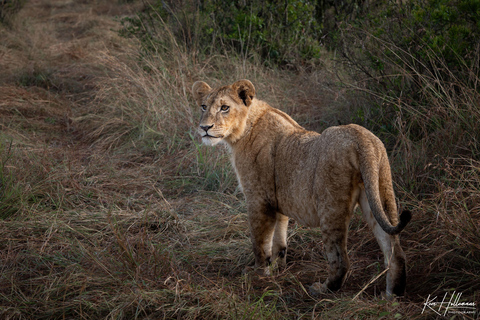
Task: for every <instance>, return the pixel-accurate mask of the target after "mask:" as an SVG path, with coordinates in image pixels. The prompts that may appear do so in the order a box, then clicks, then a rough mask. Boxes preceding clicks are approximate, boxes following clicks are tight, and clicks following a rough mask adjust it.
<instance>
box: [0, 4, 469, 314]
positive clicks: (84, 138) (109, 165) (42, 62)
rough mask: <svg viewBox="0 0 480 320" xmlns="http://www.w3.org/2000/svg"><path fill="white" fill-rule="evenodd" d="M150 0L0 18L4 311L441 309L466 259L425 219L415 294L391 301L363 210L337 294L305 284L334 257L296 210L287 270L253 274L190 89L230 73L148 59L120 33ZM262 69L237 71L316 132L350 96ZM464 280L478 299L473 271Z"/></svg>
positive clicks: (31, 8)
mask: <svg viewBox="0 0 480 320" xmlns="http://www.w3.org/2000/svg"><path fill="white" fill-rule="evenodd" d="M143 5H144V3H143V2H130V1H118V2H117V1H106V0H105V1H102V0H98V1H93V0H92V1H88V0H84V1H68V0H31V1H28V2H27V3H26V5H25V7H24V8H23V9H22V10H21V11H20V12H19V13H18V15H17V16H16V17H15V19H14V21H13V22H11V23H9V25H5V26H1V27H0V38H1V43H0V70H1V72H0V128H1V131H0V137H1V139H0V143H1V145H0V147H1V148H0V152H1V159H2V162H1V165H2V171H1V173H2V176H1V178H2V185H1V186H0V187H1V192H2V194H1V197H2V203H1V204H0V208H1V210H2V211H1V212H2V215H3V216H2V218H3V219H2V220H0V232H1V234H2V240H1V241H0V261H1V263H0V268H1V269H0V270H1V272H0V274H1V276H0V315H1V316H2V318H5V319H37V318H39V319H57V318H70V319H71V318H75V319H77V318H78V319H97V318H112V319H113V318H115V319H133V318H141V319H157V318H182V319H184V318H191V319H194V318H197V319H210V318H234V319H236V318H242V319H258V318H265V319H270V318H274V319H276V318H288V319H299V318H319V319H321V318H325V319H331V318H355V319H356V318H362V319H366V318H382V317H383V318H385V319H387V318H388V319H390V318H412V317H413V318H431V317H432V316H433V314H432V313H424V314H422V308H423V302H424V301H425V299H426V297H427V296H428V294H430V293H432V294H433V293H435V291H436V290H443V289H444V288H447V287H448V288H450V287H452V288H453V287H455V286H456V285H457V284H455V283H454V284H452V283H450V282H449V280H448V275H449V273H450V272H455V270H457V271H459V272H460V270H463V269H462V268H464V267H462V265H455V263H453V264H452V263H450V264H449V265H448V268H447V267H445V265H446V263H445V262H444V259H446V258H448V257H449V252H448V251H447V252H445V254H444V255H442V256H437V258H435V256H434V257H433V258H432V256H428V255H427V257H429V259H431V260H430V262H429V263H425V261H420V260H421V257H422V256H424V254H425V253H424V252H425V250H428V248H429V247H431V246H435V241H436V240H432V239H431V238H429V239H427V240H424V239H423V238H422V232H423V231H424V230H425V228H426V227H425V225H424V224H423V223H424V222H425V220H422V219H423V218H422V217H420V218H418V216H417V218H416V217H415V216H414V221H413V222H412V224H411V228H408V227H407V230H406V231H405V232H404V233H402V236H401V238H402V245H403V247H404V248H405V249H406V250H405V251H406V254H407V257H409V260H410V264H409V268H408V286H407V293H406V297H404V298H399V299H398V300H394V301H388V302H387V301H385V300H383V298H382V294H381V292H382V290H384V288H385V280H384V278H382V277H381V276H380V277H379V279H378V280H374V278H375V277H376V276H377V275H379V274H381V273H382V272H383V270H384V269H383V265H382V261H383V257H382V255H381V252H380V249H379V247H378V245H377V244H376V242H375V239H374V237H373V234H372V233H371V232H370V231H369V230H368V227H367V226H366V224H365V223H364V222H363V220H362V219H361V218H360V216H359V215H356V216H355V217H354V219H353V221H352V223H351V232H350V237H349V257H350V260H351V264H352V267H351V270H350V272H349V273H348V275H347V281H346V284H345V286H344V287H343V288H342V289H341V290H340V291H339V292H337V293H332V294H328V295H324V296H320V297H312V296H310V295H309V293H308V289H307V288H308V286H309V285H310V284H311V283H312V282H314V281H318V279H322V280H324V279H325V277H326V261H325V259H324V257H323V255H322V252H323V251H322V242H321V241H320V236H319V231H318V230H316V229H307V228H304V227H302V226H300V225H298V224H296V223H295V222H294V221H291V223H290V227H289V242H290V247H289V252H288V259H287V261H288V268H287V269H286V270H284V271H282V272H280V273H279V274H277V275H275V276H272V277H266V278H263V277H258V276H254V275H251V274H244V272H243V271H244V268H245V267H246V266H249V265H252V264H253V253H252V250H251V245H250V239H249V234H248V226H247V222H246V214H245V212H246V209H245V202H244V199H243V196H242V195H241V193H240V192H239V191H238V190H237V189H236V183H235V179H234V175H233V173H232V170H231V168H230V166H229V164H228V156H227V155H226V153H225V151H224V150H222V149H211V148H206V147H203V146H200V145H199V142H198V137H196V136H195V135H194V132H195V130H194V126H195V121H196V119H197V118H196V116H197V115H198V113H197V111H195V110H194V103H193V100H192V98H191V94H190V88H191V84H192V83H193V82H194V81H195V80H198V79H199V78H202V77H209V79H210V80H211V81H214V82H215V81H218V82H217V83H220V82H221V81H225V80H224V79H225V78H227V77H228V76H227V75H226V74H227V73H228V71H225V74H222V72H221V71H218V70H214V71H208V70H209V68H212V69H213V67H212V65H209V64H208V62H203V63H198V64H195V63H193V62H191V61H187V60H182V59H183V58H182V57H178V61H177V60H175V63H176V64H175V65H174V66H172V69H175V71H171V70H168V68H167V67H165V65H161V62H162V61H163V60H162V59H161V58H158V57H157V59H158V60H152V61H156V62H157V64H152V65H148V64H146V63H143V64H139V63H138V59H139V52H140V49H139V44H138V43H137V41H136V40H134V39H128V38H124V37H121V36H120V35H119V33H118V30H119V29H120V28H121V24H120V20H121V18H122V17H128V16H132V15H133V14H134V13H135V12H137V11H138V10H141V9H142V7H143ZM166 54H168V53H166ZM226 59H227V60H228V59H230V58H229V57H227V58H226ZM166 65H167V64H166ZM162 68H163V69H162ZM178 70H180V71H178ZM262 72H263V73H262ZM262 72H257V71H255V72H253V71H252V70H248V67H246V68H245V66H244V67H243V69H242V68H239V71H236V72H234V73H233V75H231V77H237V76H238V77H239V78H240V76H249V78H252V77H253V79H252V80H253V81H254V82H256V83H258V89H259V90H258V91H259V92H262V91H263V92H264V94H263V97H264V98H265V99H266V100H267V99H268V100H269V101H270V102H271V103H272V104H276V103H277V104H280V105H283V102H285V101H288V102H295V104H293V103H292V105H294V106H293V107H284V108H283V109H284V110H285V111H287V112H289V113H291V114H293V115H294V117H295V118H296V119H298V120H299V121H300V122H301V123H302V124H303V125H306V126H308V127H309V128H311V129H319V128H320V126H316V123H318V122H319V121H320V120H318V119H319V115H320V113H319V111H318V110H316V109H315V110H313V109H312V108H311V107H310V106H312V105H318V104H319V105H322V103H324V102H325V101H326V100H328V101H330V102H331V103H337V102H338V101H339V100H338V96H339V95H340V96H341V95H342V93H341V92H334V93H328V94H327V93H326V91H325V92H323V93H324V94H323V95H320V94H319V95H315V94H314V93H313V90H314V89H305V90H304V91H303V93H302V94H304V95H305V96H303V95H302V94H297V95H296V94H293V92H296V91H295V90H297V91H298V89H299V88H300V87H302V81H310V82H311V81H312V80H313V78H312V77H308V76H305V75H303V76H298V75H297V76H292V77H295V83H296V86H294V87H293V88H292V86H291V80H292V79H285V80H283V82H281V83H280V84H278V86H276V85H270V84H268V83H266V82H262V81H261V80H262V79H263V78H262V77H265V78H268V79H272V78H275V77H278V74H276V73H275V71H262ZM260 73H261V74H260ZM259 74H260V75H259ZM255 77H257V78H255ZM212 79H216V80H212ZM228 80H230V79H228ZM214 84H215V83H214ZM286 88H289V89H286ZM289 90H290V91H289ZM308 90H311V92H307V91H308ZM305 93H308V94H305ZM340 100H341V99H340ZM139 106H141V107H139ZM167 106H169V107H171V106H174V108H170V109H169V110H168V111H165V110H166V108H167ZM172 110H175V111H172ZM312 110H313V111H312ZM325 112H326V111H325ZM162 119H167V120H168V121H165V120H162ZM316 120H318V121H316ZM162 121H163V122H162ZM188 128H191V129H188ZM182 130H184V131H182ZM419 209H422V208H421V207H419ZM414 214H415V213H414ZM415 220H417V221H416V222H415ZM411 257H414V258H413V259H412V258H411ZM467 259H468V257H467ZM452 261H453V259H452ZM455 261H457V260H455ZM469 263H470V262H469ZM477 263H478V262H477ZM468 266H470V265H468ZM442 268H445V269H444V271H442ZM466 268H467V272H468V270H476V269H469V268H470V267H466ZM476 268H478V266H477V267H476ZM434 271H435V273H433V272H434ZM462 272H463V271H462ZM415 279H422V280H421V281H416V280H415ZM371 280H372V281H371ZM472 287H473V288H477V287H478V284H474V285H473V286H472ZM455 288H457V289H458V290H462V289H463V290H464V292H466V294H465V295H466V296H467V297H469V298H470V299H477V300H478V292H477V295H475V294H474V292H470V291H468V290H469V289H468V284H463V283H462V284H461V286H460V285H458V286H457V287H455ZM442 292H443V291H442ZM477 305H478V304H477Z"/></svg>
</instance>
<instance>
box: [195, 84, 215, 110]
mask: <svg viewBox="0 0 480 320" xmlns="http://www.w3.org/2000/svg"><path fill="white" fill-rule="evenodd" d="M211 90H212V88H210V86H209V85H208V84H207V83H205V82H203V81H197V82H195V83H194V84H193V86H192V92H193V98H194V99H195V101H196V102H197V104H198V105H199V106H200V105H202V101H203V97H205V95H206V94H208V93H209V92H210V91H211Z"/></svg>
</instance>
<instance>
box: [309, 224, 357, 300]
mask: <svg viewBox="0 0 480 320" xmlns="http://www.w3.org/2000/svg"><path fill="white" fill-rule="evenodd" d="M338 216H343V215H338ZM347 232H348V229H347V225H346V224H344V223H342V222H340V221H338V223H337V224H335V225H331V226H328V227H326V226H325V227H322V240H323V243H324V245H325V252H326V255H327V260H328V267H329V268H328V277H327V280H326V281H325V282H324V283H320V282H315V283H314V284H312V285H311V286H310V292H311V293H312V294H317V293H326V292H328V291H329V290H330V291H336V290H338V289H340V287H341V286H342V284H343V282H344V281H345V277H346V275H347V271H348V269H349V267H350V262H349V260H348V255H347Z"/></svg>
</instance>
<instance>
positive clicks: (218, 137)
mask: <svg viewBox="0 0 480 320" xmlns="http://www.w3.org/2000/svg"><path fill="white" fill-rule="evenodd" d="M202 138H214V139H221V138H223V136H222V135H220V136H217V137H216V136H212V135H209V134H208V133H206V134H204V135H203V136H202Z"/></svg>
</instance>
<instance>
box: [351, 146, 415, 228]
mask: <svg viewBox="0 0 480 320" xmlns="http://www.w3.org/2000/svg"><path fill="white" fill-rule="evenodd" d="M363 150H365V149H363ZM371 151H373V150H371ZM363 156H367V155H366V154H363ZM378 156H380V158H381V160H380V161H379V163H378V166H373V167H372V166H371V164H370V165H367V163H368V162H367V161H366V160H367V159H365V158H364V159H362V158H363V157H362V155H361V156H360V160H361V163H360V172H361V174H362V180H363V183H364V185H365V193H366V195H367V199H368V204H369V205H370V209H371V210H372V213H373V216H374V217H375V220H377V223H378V224H379V225H380V227H381V228H382V229H383V230H384V231H385V232H386V233H388V234H390V235H395V234H398V233H400V232H401V231H402V230H403V229H404V228H405V226H406V225H407V224H408V223H409V222H410V220H411V218H412V214H411V212H410V211H408V210H404V211H403V212H402V214H401V215H400V219H399V220H400V221H399V222H398V224H397V225H395V226H394V225H392V223H391V222H390V221H391V219H389V218H388V217H387V214H386V212H385V211H387V213H388V215H389V216H390V217H393V220H397V219H395V216H396V215H397V205H396V202H395V194H394V192H393V185H392V182H391V181H392V179H391V176H392V175H391V172H390V165H389V163H388V158H387V154H386V152H385V151H384V150H382V151H381V152H380V155H378ZM362 160H364V161H362ZM362 164H364V165H362ZM380 192H382V193H383V205H382V198H381V197H380Z"/></svg>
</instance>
